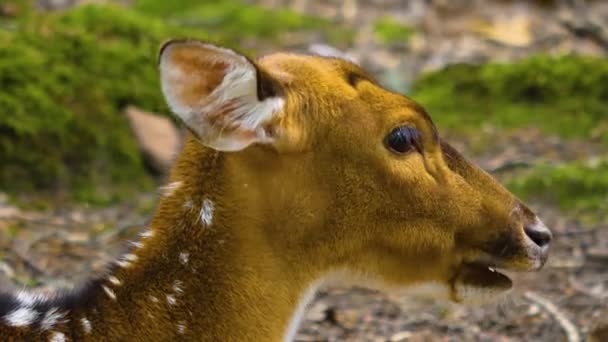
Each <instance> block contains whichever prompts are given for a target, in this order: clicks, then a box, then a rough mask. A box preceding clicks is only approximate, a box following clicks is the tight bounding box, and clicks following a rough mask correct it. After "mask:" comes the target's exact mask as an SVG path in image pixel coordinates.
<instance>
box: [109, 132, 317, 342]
mask: <svg viewBox="0 0 608 342" xmlns="http://www.w3.org/2000/svg"><path fill="white" fill-rule="evenodd" d="M239 158H240V157H239V156H238V155H236V154H220V153H217V152H214V151H211V150H208V149H205V148H203V147H201V146H200V145H199V144H198V142H196V141H192V140H191V141H189V142H188V143H187V144H186V146H185V149H184V152H183V153H182V156H181V157H180V158H179V160H178V161H177V163H176V167H175V169H174V170H173V172H172V175H171V177H170V182H169V183H168V185H167V186H166V187H165V188H164V191H163V192H164V194H163V196H162V198H161V201H160V203H159V206H158V208H157V210H156V214H155V216H154V217H153V219H152V221H151V224H150V230H149V232H148V233H144V234H143V235H144V236H143V239H142V241H140V243H139V244H136V246H141V250H139V251H138V249H135V250H134V251H133V252H132V254H131V255H135V256H136V257H137V260H138V261H139V262H141V265H138V262H132V263H131V264H125V265H124V266H126V267H124V268H123V267H121V268H120V269H119V270H117V272H115V274H114V275H113V276H115V277H116V278H118V279H121V277H122V278H124V283H125V284H124V287H125V288H128V287H129V286H133V288H134V289H136V291H137V292H135V291H133V292H130V293H128V296H129V297H127V298H128V300H129V301H130V302H134V301H140V300H141V301H142V302H143V303H142V305H143V306H144V308H143V309H144V310H141V308H137V309H136V310H134V312H133V313H132V314H128V315H127V316H134V317H139V319H141V323H137V325H138V327H137V328H141V329H142V330H147V331H150V330H149V327H151V326H159V327H161V329H159V331H158V332H150V335H151V336H156V335H155V334H157V335H158V336H162V335H163V332H171V334H170V336H167V337H168V338H176V337H177V338H180V337H181V338H184V339H185V340H188V338H192V339H201V338H204V339H209V340H214V341H217V340H224V341H229V340H234V341H244V340H252V341H273V340H274V341H278V340H291V339H292V338H293V337H294V335H295V332H296V328H297V326H298V321H299V319H300V317H301V316H302V313H303V311H304V308H305V305H306V303H307V302H308V301H310V300H311V299H312V297H313V295H314V291H315V290H316V288H317V285H318V284H319V282H318V279H319V274H316V273H315V272H312V271H308V270H307V269H306V267H303V268H299V265H301V263H296V264H294V260H291V259H286V258H285V257H284V255H285V254H283V253H281V252H280V251H281V249H280V248H277V242H276V237H277V236H276V235H275V234H285V233H286V230H287V228H289V227H282V226H281V225H286V224H300V223H301V222H287V221H286V220H278V222H277V221H276V220H275V219H273V216H275V215H274V214H275V212H274V211H273V209H271V208H270V207H269V205H270V204H269V201H268V200H267V199H264V198H262V196H263V194H262V192H261V190H259V189H260V187H259V184H256V183H254V182H255V181H256V179H252V178H256V177H255V176H252V175H247V173H246V172H243V163H244V162H245V161H243V160H241V159H239ZM245 168H246V166H245ZM257 181H258V183H259V178H258V179H257ZM124 261H126V262H129V257H127V258H126V259H125V260H124ZM136 284H137V285H136ZM113 290H114V291H115V295H116V297H117V298H116V301H120V295H121V293H120V291H121V287H120V286H118V287H115V288H113ZM109 299H110V300H112V298H109ZM128 308H130V306H129V305H127V304H125V305H124V309H123V310H127V309H128ZM141 312H145V313H146V314H145V315H142V314H141ZM167 318H169V319H167ZM132 324H136V323H132ZM165 334H166V333H165Z"/></svg>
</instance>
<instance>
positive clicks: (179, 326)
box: [177, 321, 186, 335]
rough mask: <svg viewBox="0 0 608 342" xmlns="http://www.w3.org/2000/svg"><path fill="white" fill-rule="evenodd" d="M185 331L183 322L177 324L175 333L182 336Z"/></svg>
mask: <svg viewBox="0 0 608 342" xmlns="http://www.w3.org/2000/svg"><path fill="white" fill-rule="evenodd" d="M185 331H186V324H185V323H184V321H180V322H179V323H177V333H178V334H180V335H182V334H183V333H184V332H185Z"/></svg>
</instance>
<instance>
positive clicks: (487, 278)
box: [452, 262, 513, 302]
mask: <svg viewBox="0 0 608 342" xmlns="http://www.w3.org/2000/svg"><path fill="white" fill-rule="evenodd" d="M512 286H513V281H512V280H511V278H509V277H508V276H507V275H505V274H504V273H502V272H501V271H500V270H498V269H497V268H496V267H495V265H493V264H485V263H477V262H476V263H466V264H463V265H462V267H461V268H460V270H459V271H458V274H457V275H456V276H455V278H454V279H453V281H452V297H453V299H454V300H455V301H457V302H486V301H489V300H491V299H493V298H495V297H496V296H498V295H500V294H502V293H504V292H506V291H508V290H510V289H511V287H512Z"/></svg>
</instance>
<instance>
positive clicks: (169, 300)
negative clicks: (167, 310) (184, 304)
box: [167, 295, 177, 305]
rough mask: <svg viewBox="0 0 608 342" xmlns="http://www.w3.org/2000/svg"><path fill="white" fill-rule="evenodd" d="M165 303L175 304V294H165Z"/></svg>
mask: <svg viewBox="0 0 608 342" xmlns="http://www.w3.org/2000/svg"><path fill="white" fill-rule="evenodd" d="M167 304H169V305H175V304H177V300H176V299H175V296H173V295H167Z"/></svg>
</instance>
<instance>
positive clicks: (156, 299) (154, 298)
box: [148, 296, 158, 303]
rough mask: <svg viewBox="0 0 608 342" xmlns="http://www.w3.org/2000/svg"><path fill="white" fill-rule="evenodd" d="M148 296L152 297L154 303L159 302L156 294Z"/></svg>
mask: <svg viewBox="0 0 608 342" xmlns="http://www.w3.org/2000/svg"><path fill="white" fill-rule="evenodd" d="M148 298H150V300H151V301H152V303H158V298H156V297H155V296H150V297H148Z"/></svg>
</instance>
